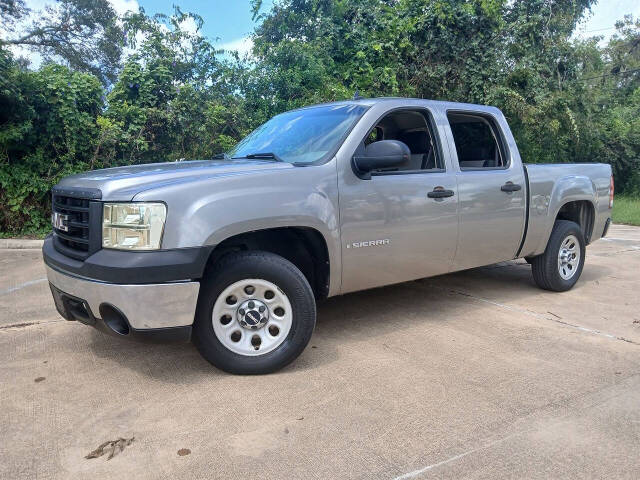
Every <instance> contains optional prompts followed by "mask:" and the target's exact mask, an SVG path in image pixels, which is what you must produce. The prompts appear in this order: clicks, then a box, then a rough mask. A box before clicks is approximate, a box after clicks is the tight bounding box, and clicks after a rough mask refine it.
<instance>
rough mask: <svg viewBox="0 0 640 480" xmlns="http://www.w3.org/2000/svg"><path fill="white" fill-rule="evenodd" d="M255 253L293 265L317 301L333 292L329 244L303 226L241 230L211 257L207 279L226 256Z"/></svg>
mask: <svg viewBox="0 0 640 480" xmlns="http://www.w3.org/2000/svg"><path fill="white" fill-rule="evenodd" d="M252 250H261V251H266V252H271V253H274V254H276V255H280V256H281V257H283V258H285V259H287V260H289V261H290V262H291V263H293V264H294V265H295V266H296V267H298V268H299V269H300V271H301V272H302V273H303V274H304V276H305V277H306V279H307V281H308V282H309V285H311V288H312V290H313V292H314V295H315V297H316V299H318V300H322V299H325V298H327V297H328V296H329V295H330V291H331V290H333V288H332V287H333V285H332V278H331V276H332V273H333V272H332V268H335V267H334V265H333V262H332V261H331V254H330V248H329V244H328V242H327V240H326V238H325V236H324V235H323V234H322V233H321V232H320V230H318V229H317V228H314V227H312V226H303V225H290V226H277V227H270V228H262V229H257V230H256V229H252V230H240V231H236V232H235V233H233V234H227V235H226V236H225V237H224V238H223V239H222V240H220V241H219V242H217V243H216V246H215V247H214V249H213V250H212V251H211V253H210V254H209V258H208V260H207V264H206V266H205V270H204V276H207V275H210V274H212V272H214V271H215V268H216V265H217V263H218V262H219V261H220V259H222V258H223V257H224V256H225V255H227V254H229V253H231V252H237V251H252ZM334 277H335V275H334Z"/></svg>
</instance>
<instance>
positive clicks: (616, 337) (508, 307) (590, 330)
mask: <svg viewBox="0 0 640 480" xmlns="http://www.w3.org/2000/svg"><path fill="white" fill-rule="evenodd" d="M429 285H430V286H431V287H433V288H438V289H441V290H448V291H449V292H450V293H453V294H456V295H460V296H462V297H468V298H471V299H473V300H477V301H479V302H483V303H488V304H490V305H495V306H496V307H500V308H503V309H505V310H510V311H513V312H519V313H524V314H526V315H529V316H532V317H535V318H539V319H542V320H547V321H551V322H555V323H559V324H561V325H564V326H567V327H571V328H575V329H576V330H580V331H582V332H586V333H590V334H593V335H599V336H601V337H605V338H609V339H611V340H621V341H623V342H626V343H631V344H632V345H638V346H640V343H639V342H636V341H634V340H630V339H628V338H625V337H621V336H619V335H613V334H611V333H606V332H602V331H600V330H596V329H593V328H587V327H583V326H581V325H576V324H574V323H569V322H566V321H564V320H561V319H560V317H558V316H557V315H555V314H553V313H551V312H548V313H551V315H553V316H554V317H557V318H549V317H547V316H545V315H542V314H540V313H537V312H533V311H531V310H527V309H524V308H519V307H514V306H511V305H505V304H504V303H500V302H496V301H493V300H489V299H487V298H482V297H478V296H476V295H472V294H470V293H467V292H463V291H461V290H456V289H453V288H449V287H442V286H439V285H435V284H429Z"/></svg>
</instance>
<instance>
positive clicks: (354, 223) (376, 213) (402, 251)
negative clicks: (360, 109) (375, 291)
mask: <svg viewBox="0 0 640 480" xmlns="http://www.w3.org/2000/svg"><path fill="white" fill-rule="evenodd" d="M398 111H400V112H401V113H402V114H398V113H397V112H398ZM404 113H408V115H405V114H404ZM414 113H417V114H419V115H421V116H422V117H423V118H424V124H421V123H420V122H419V120H418V117H417V116H414V115H413V114H414ZM409 114H410V115H409ZM388 115H395V117H394V118H392V119H391V120H388V119H386V118H382V119H380V120H379V121H378V122H376V124H374V125H372V126H371V130H370V133H369V135H368V136H367V137H365V138H366V139H371V138H372V137H373V138H372V140H373V141H377V140H381V139H385V140H388V139H393V140H400V141H403V140H406V142H409V143H411V145H408V146H409V148H410V150H411V153H412V155H411V156H412V159H413V161H411V162H410V165H408V168H405V169H398V170H394V171H383V172H373V173H372V176H371V179H370V180H362V179H360V178H358V177H357V176H356V175H355V174H353V175H350V174H349V172H345V174H344V175H343V176H341V183H342V184H341V185H339V191H340V221H341V236H342V292H343V293H346V292H350V291H356V290H363V289H367V288H372V287H377V286H381V285H387V284H392V283H398V282H404V281H408V280H413V279H417V278H423V277H428V276H433V275H438V274H441V273H446V272H448V271H449V270H450V268H451V265H452V261H453V257H454V254H455V249H456V243H457V237H458V213H457V208H458V198H457V192H456V190H457V185H456V177H455V174H454V173H453V172H452V169H451V166H450V165H449V164H448V157H449V155H446V157H445V155H444V151H443V148H442V145H447V143H446V141H445V140H444V138H440V136H439V134H438V132H437V130H436V129H434V128H433V125H434V124H435V123H434V119H433V113H432V112H430V111H429V110H427V109H416V108H411V109H399V110H396V111H393V112H390V113H388ZM388 115H387V116H388ZM385 117H386V116H385ZM423 130H424V131H425V133H426V137H425V135H422V134H420V135H416V132H422V131H423ZM420 138H425V141H424V145H422V143H421V140H419V139H420ZM364 141H365V140H364V139H363V145H364ZM416 150H418V151H416ZM430 153H431V154H432V156H430V155H429V154H430ZM421 155H424V157H421ZM445 159H446V160H447V161H445ZM434 190H435V191H438V190H446V191H450V192H453V193H452V195H451V196H448V197H444V198H433V197H435V196H434V195H433V193H432V196H429V194H430V192H433V191H434Z"/></svg>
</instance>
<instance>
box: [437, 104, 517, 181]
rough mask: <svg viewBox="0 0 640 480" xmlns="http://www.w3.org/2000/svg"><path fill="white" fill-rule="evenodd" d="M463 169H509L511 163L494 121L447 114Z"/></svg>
mask: <svg viewBox="0 0 640 480" xmlns="http://www.w3.org/2000/svg"><path fill="white" fill-rule="evenodd" d="M447 118H448V119H449V125H450V126H451V132H452V133H453V141H454V142H455V145H456V152H457V153H458V164H459V165H460V169H462V170H465V169H466V170H468V169H473V170H476V169H482V168H506V167H507V166H508V165H507V161H506V155H505V151H504V148H503V147H502V145H501V141H500V136H499V135H498V130H497V127H496V125H495V123H494V122H493V120H492V119H490V118H489V117H485V116H483V115H475V114H468V113H453V112H450V113H448V114H447Z"/></svg>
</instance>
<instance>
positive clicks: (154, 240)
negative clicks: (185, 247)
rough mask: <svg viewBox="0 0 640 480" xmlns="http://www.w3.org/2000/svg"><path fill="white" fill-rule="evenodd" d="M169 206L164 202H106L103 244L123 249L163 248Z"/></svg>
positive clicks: (103, 215)
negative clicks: (163, 235) (162, 241)
mask: <svg viewBox="0 0 640 480" xmlns="http://www.w3.org/2000/svg"><path fill="white" fill-rule="evenodd" d="M166 217H167V207H166V205H164V204H163V203H105V204H104V207H103V209H102V246H103V247H104V248H118V249H121V250H157V249H159V248H160V242H161V240H162V232H163V230H164V221H165V218H166Z"/></svg>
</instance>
